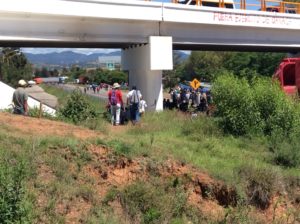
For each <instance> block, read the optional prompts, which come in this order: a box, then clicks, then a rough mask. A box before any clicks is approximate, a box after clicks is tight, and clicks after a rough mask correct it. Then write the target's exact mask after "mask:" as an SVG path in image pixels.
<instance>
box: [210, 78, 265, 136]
mask: <svg viewBox="0 0 300 224" xmlns="http://www.w3.org/2000/svg"><path fill="white" fill-rule="evenodd" d="M212 91H213V96H214V102H215V104H216V107H217V111H216V113H215V115H216V116H218V117H220V125H221V127H222V128H223V130H224V131H225V132H227V133H231V134H234V135H245V134H247V133H249V132H252V131H255V132H258V131H260V130H261V129H262V120H261V116H260V113H259V108H258V107H257V105H256V104H255V100H254V94H253V91H251V88H250V86H249V83H248V82H247V80H246V79H238V78H236V77H234V76H233V75H232V74H227V75H221V76H219V77H218V78H217V79H216V80H215V82H214V83H213V89H212Z"/></svg>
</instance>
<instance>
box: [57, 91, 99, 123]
mask: <svg viewBox="0 0 300 224" xmlns="http://www.w3.org/2000/svg"><path fill="white" fill-rule="evenodd" d="M59 114H60V115H61V116H62V117H63V118H66V119H68V120H71V121H72V122H74V123H75V124H77V123H79V122H82V121H85V120H88V119H91V118H94V117H96V115H97V114H96V110H95V108H94V107H93V105H91V104H90V103H89V102H88V100H87V99H86V97H85V96H84V95H83V94H82V92H81V91H80V90H79V89H76V90H74V91H73V92H72V94H71V95H70V96H69V97H68V99H67V103H66V105H65V106H63V107H62V108H61V109H60V110H59Z"/></svg>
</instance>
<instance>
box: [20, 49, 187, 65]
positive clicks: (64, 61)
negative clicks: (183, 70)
mask: <svg viewBox="0 0 300 224" xmlns="http://www.w3.org/2000/svg"><path fill="white" fill-rule="evenodd" d="M178 54H179V55H180V59H181V60H185V59H186V58H187V57H188V56H189V55H188V54H185V53H184V52H182V51H178ZM25 55H26V57H27V59H28V60H29V61H30V63H32V64H34V65H36V66H47V65H51V66H59V67H69V66H72V65H74V64H77V65H81V66H85V65H88V64H95V63H96V62H97V61H98V58H99V57H107V56H121V51H114V52H110V53H93V54H89V55H86V54H80V53H75V52H73V51H64V52H61V53H48V54H32V53H25Z"/></svg>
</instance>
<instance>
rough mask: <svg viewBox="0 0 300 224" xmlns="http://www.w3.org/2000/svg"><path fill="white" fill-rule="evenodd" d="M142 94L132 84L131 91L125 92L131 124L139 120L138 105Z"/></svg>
mask: <svg viewBox="0 0 300 224" xmlns="http://www.w3.org/2000/svg"><path fill="white" fill-rule="evenodd" d="M141 98H142V94H141V92H140V91H139V90H137V88H136V86H132V89H131V91H130V92H129V93H128V94H127V105H129V108H130V117H131V121H132V123H133V124H136V123H137V122H138V121H139V117H140V116H139V114H140V113H139V105H140V101H141Z"/></svg>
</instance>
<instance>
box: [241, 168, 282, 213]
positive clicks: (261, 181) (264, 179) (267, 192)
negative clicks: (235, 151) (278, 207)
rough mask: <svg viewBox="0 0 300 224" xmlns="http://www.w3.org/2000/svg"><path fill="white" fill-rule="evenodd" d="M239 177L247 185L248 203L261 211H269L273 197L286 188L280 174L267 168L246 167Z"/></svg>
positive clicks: (242, 169)
mask: <svg viewBox="0 0 300 224" xmlns="http://www.w3.org/2000/svg"><path fill="white" fill-rule="evenodd" d="M238 175H239V176H240V178H241V180H242V182H243V183H245V185H246V186H245V190H246V195H247V201H248V203H249V204H251V205H254V206H256V207H258V208H260V209H267V208H268V207H269V205H270V202H271V197H272V195H273V194H274V193H275V192H277V191H280V190H282V188H284V186H283V183H282V180H281V178H280V176H279V174H278V173H277V172H276V171H275V170H273V169H270V168H267V167H255V166H250V165H244V166H242V167H240V168H239V171H238Z"/></svg>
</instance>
